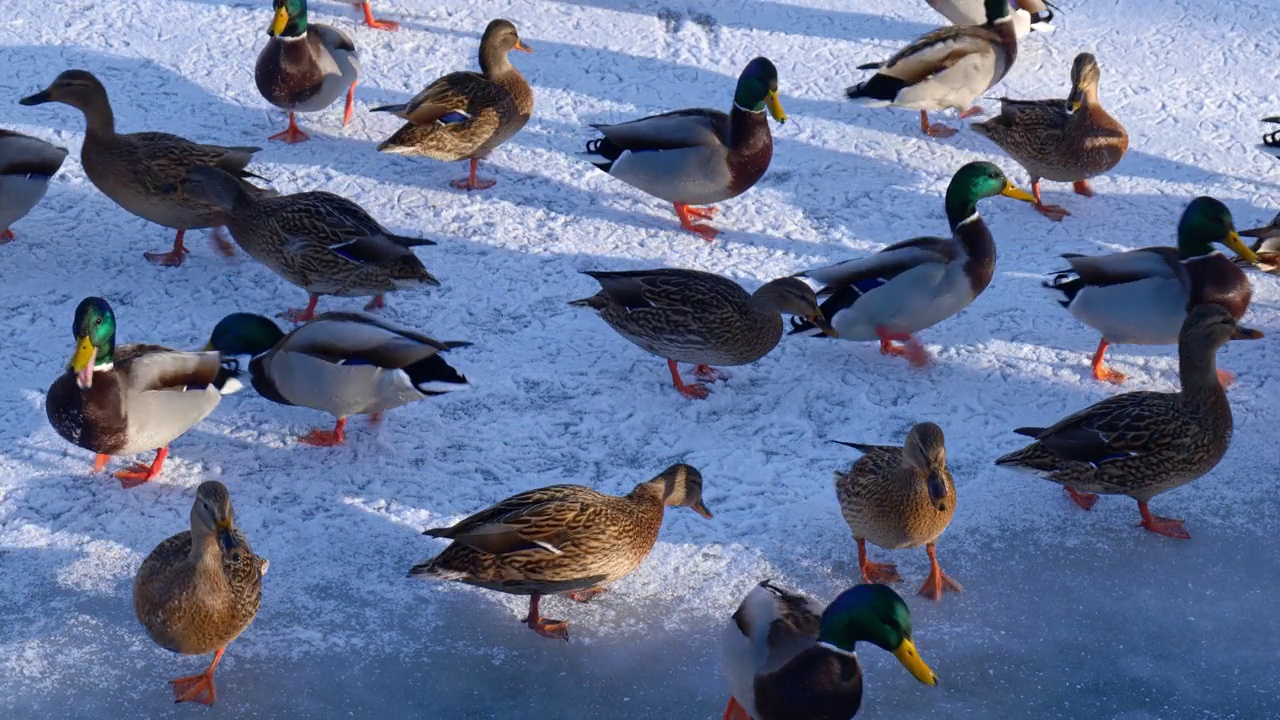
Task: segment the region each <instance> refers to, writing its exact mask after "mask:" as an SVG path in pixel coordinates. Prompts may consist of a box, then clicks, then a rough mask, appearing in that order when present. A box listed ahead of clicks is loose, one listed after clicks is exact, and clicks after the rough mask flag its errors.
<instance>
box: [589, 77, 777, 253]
mask: <svg viewBox="0 0 1280 720" xmlns="http://www.w3.org/2000/svg"><path fill="white" fill-rule="evenodd" d="M766 109H768V111H769V113H770V114H771V115H773V119H775V120H777V121H778V122H780V123H785V122H786V121H787V115H786V113H784V112H783V111H782V103H781V102H779V101H778V69H777V68H776V67H774V65H773V63H772V62H770V61H769V60H768V59H767V58H762V57H758V58H756V59H754V60H752V61H751V62H749V63H747V67H746V68H744V69H743V71H742V74H741V75H739V76H738V87H737V89H736V90H735V91H734V94H733V110H732V112H730V113H729V114H725V113H723V112H720V111H719V110H707V109H692V110H675V111H672V112H669V113H663V114H661V115H652V116H650V117H646V118H641V119H639V120H632V121H630V122H625V123H620V124H618V125H600V124H593V125H592V126H591V127H593V128H595V129H596V130H599V131H600V133H601V134H603V135H604V137H602V138H599V139H596V140H592V141H591V142H589V143H587V155H588V157H589V159H590V160H591V163H592V164H594V165H595V166H596V167H598V168H600V169H601V170H603V171H604V172H606V173H609V174H610V175H612V176H613V177H616V178H618V179H619V180H621V181H623V182H625V183H626V184H628V185H630V186H632V187H634V188H637V189H639V190H641V191H643V192H646V193H648V194H650V195H652V196H654V197H656V198H661V199H662V200H666V201H667V202H669V203H671V204H673V205H675V208H676V215H678V216H679V217H680V227H682V228H684V229H686V230H691V231H693V232H695V233H698V234H699V235H701V236H702V237H703V238H705V239H707V240H711V239H714V238H715V236H716V235H718V234H719V231H718V230H716V229H715V228H713V227H711V226H710V225H702V224H698V223H695V222H694V220H706V219H709V218H711V217H712V216H714V215H715V213H716V208H714V207H701V208H697V207H690V206H692V205H713V204H715V203H718V202H722V201H724V200H728V199H730V198H735V197H737V196H739V195H741V194H742V193H744V192H746V191H747V190H750V189H751V188H752V187H754V186H755V184H756V183H757V182H759V180H760V178H761V177H763V176H764V172H765V170H768V169H769V162H770V161H771V160H772V159H773V135H772V134H771V133H770V132H769V121H768V119H766V118H765V115H764V113H765V110H766Z"/></svg>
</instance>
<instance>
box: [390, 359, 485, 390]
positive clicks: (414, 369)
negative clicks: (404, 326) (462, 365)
mask: <svg viewBox="0 0 1280 720" xmlns="http://www.w3.org/2000/svg"><path fill="white" fill-rule="evenodd" d="M404 372H405V374H407V375H408V376H409V381H410V382H412V383H413V386H414V387H415V388H417V390H418V392H420V393H422V394H423V395H443V394H445V393H450V392H457V391H458V390H467V389H469V388H470V387H471V383H469V382H467V378H466V376H465V375H463V374H462V373H460V372H458V371H457V370H455V369H454V368H453V366H452V365H450V364H449V363H447V362H445V361H444V358H442V357H440V354H439V353H436V354H434V355H432V356H431V357H428V358H426V359H423V360H419V361H418V362H416V363H414V364H412V365H410V366H408V367H406V368H404Z"/></svg>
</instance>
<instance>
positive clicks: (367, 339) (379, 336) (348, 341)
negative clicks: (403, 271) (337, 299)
mask: <svg viewBox="0 0 1280 720" xmlns="http://www.w3.org/2000/svg"><path fill="white" fill-rule="evenodd" d="M451 347H457V344H456V343H455V344H452V345H450V344H446V343H442V342H440V341H438V340H433V339H432V338H429V337H427V336H426V335H422V334H420V333H416V332H414V331H412V330H409V329H407V328H401V327H397V326H395V325H392V324H391V323H388V322H385V321H383V320H381V319H378V318H374V317H370V316H368V315H359V314H356V313H346V312H330V313H325V314H323V315H320V316H319V317H317V318H316V319H315V320H312V321H311V322H309V323H307V324H306V325H303V326H302V327H300V328H298V329H297V330H295V331H293V332H292V333H290V334H289V335H288V336H287V337H285V339H284V341H283V342H281V343H280V345H279V347H278V348H277V350H278V351H279V352H284V353H302V354H305V355H311V356H313V357H319V358H323V359H326V360H330V361H331V362H334V361H350V360H359V361H361V362H363V363H365V364H369V365H374V366H376V367H381V368H402V367H406V366H408V365H411V364H413V363H415V362H418V361H420V360H423V359H425V358H427V357H430V356H431V355H434V354H436V353H438V352H441V351H443V350H448V349H450V348H451Z"/></svg>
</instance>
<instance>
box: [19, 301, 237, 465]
mask: <svg viewBox="0 0 1280 720" xmlns="http://www.w3.org/2000/svg"><path fill="white" fill-rule="evenodd" d="M72 330H73V332H74V334H75V338H76V349H75V352H74V354H73V355H72V356H71V362H70V363H68V365H67V369H66V371H65V372H64V373H62V375H61V376H59V377H58V379H57V380H55V381H54V382H53V385H51V386H50V387H49V392H48V394H47V395H46V396H45V412H46V414H47V415H48V417H49V424H50V425H52V426H53V429H54V430H56V431H57V432H58V434H59V435H61V436H62V438H63V439H64V440H66V441H68V442H70V443H73V444H75V445H79V446H80V447H82V448H84V449H86V450H91V451H93V452H95V453H97V454H98V457H97V459H96V461H95V463H94V468H93V469H94V472H98V471H100V470H102V468H104V467H106V464H107V461H108V459H109V458H110V456H112V455H136V454H138V453H142V452H146V451H147V450H156V449H157V448H158V450H157V452H156V457H155V461H154V462H152V463H151V464H150V465H146V464H142V463H135V464H133V465H131V466H130V467H129V468H127V469H125V470H121V471H119V472H117V473H116V478H117V479H119V480H120V484H121V485H123V486H124V487H126V488H131V487H135V486H137V485H140V484H142V483H144V482H146V481H148V480H152V479H154V478H155V477H156V476H157V475H159V474H160V471H161V469H162V468H163V467H164V460H165V458H166V457H167V456H168V454H169V443H170V442H172V441H173V440H174V439H176V438H177V437H178V436H179V435H182V434H183V433H185V432H186V431H188V430H190V429H191V428H192V427H194V426H195V424H196V423H198V422H200V421H201V420H203V419H204V418H205V417H206V416H208V415H209V413H211V412H213V409H214V408H216V407H217V406H218V402H219V401H220V400H221V399H222V396H223V395H225V394H228V393H232V392H235V391H236V390H238V389H240V387H241V386H240V382H239V381H238V380H237V379H236V378H237V376H238V375H239V368H238V366H237V365H236V364H235V363H225V364H224V363H223V358H222V354H221V353H217V352H178V351H176V350H170V349H169V348H167V347H163V346H161V345H142V344H138V345H120V346H117V345H116V316H115V313H114V312H113V311H112V309H111V305H110V304H108V303H107V301H106V300H104V299H102V298H100V297H88V298H85V299H84V300H82V301H80V305H79V306H78V307H76V314H75V320H74V322H73V325H72Z"/></svg>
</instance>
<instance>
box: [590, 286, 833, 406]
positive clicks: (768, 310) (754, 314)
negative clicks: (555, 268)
mask: <svg viewBox="0 0 1280 720" xmlns="http://www.w3.org/2000/svg"><path fill="white" fill-rule="evenodd" d="M583 274H584V275H590V276H591V277H593V278H595V279H596V281H597V282H599V283H600V292H598V293H596V294H595V295H592V296H591V297H589V298H583V299H581V300H574V301H573V302H571V303H569V304H570V305H573V306H576V307H585V308H591V309H592V310H595V311H596V313H597V314H598V315H599V316H600V317H601V318H603V319H604V321H605V322H606V323H608V324H609V327H611V328H613V329H614V330H616V331H617V332H618V334H619V335H621V336H622V337H624V338H626V339H627V340H630V341H631V342H632V343H635V344H636V345H638V346H640V347H641V348H642V349H643V350H645V351H646V352H649V353H652V354H654V355H657V356H658V357H660V358H664V359H665V360H666V361H667V367H668V368H669V369H670V370H671V382H672V383H674V384H675V387H676V390H678V391H680V394H681V395H684V396H685V397H687V398H689V399H691V400H701V399H703V398H705V397H707V394H708V393H707V388H706V386H704V385H700V384H695V385H686V384H685V383H684V381H683V380H682V379H681V378H680V371H679V369H678V368H677V366H676V363H680V362H685V363H694V364H695V365H696V367H695V368H694V371H693V373H694V375H696V376H697V377H698V379H700V380H705V381H707V382H715V381H716V380H720V379H723V378H724V374H723V373H721V372H719V371H718V370H716V369H715V368H713V367H711V366H712V365H748V364H750V363H753V362H755V361H756V360H759V359H760V358H762V357H764V356H765V355H767V354H768V353H769V351H770V350H772V349H773V348H775V347H776V346H777V345H778V341H779V340H781V339H782V317H781V316H782V314H784V313H786V314H790V315H799V316H802V317H804V318H806V319H807V320H808V321H809V322H810V323H812V324H813V325H814V327H818V328H821V329H822V330H823V332H828V333H831V334H834V331H833V330H832V329H831V326H830V324H828V323H827V321H826V320H825V319H824V318H823V316H822V311H820V310H819V309H818V300H817V298H816V297H815V296H814V294H813V289H812V288H810V287H809V286H808V285H806V284H804V282H803V281H801V280H797V279H795V278H780V279H778V280H773V281H771V282H768V283H765V284H764V285H762V286H761V287H760V288H759V289H758V290H756V291H755V292H754V293H751V294H748V293H747V291H746V290H743V289H742V286H741V285H739V284H738V283H736V282H734V281H732V280H730V279H728V278H724V277H720V276H719V275H714V274H712V273H706V272H701V271H698V270H672V269H660V270H634V271H630V272H600V271H587V272H585V273H583Z"/></svg>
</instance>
